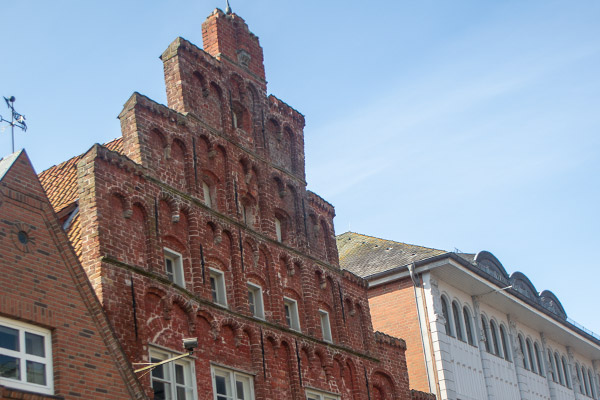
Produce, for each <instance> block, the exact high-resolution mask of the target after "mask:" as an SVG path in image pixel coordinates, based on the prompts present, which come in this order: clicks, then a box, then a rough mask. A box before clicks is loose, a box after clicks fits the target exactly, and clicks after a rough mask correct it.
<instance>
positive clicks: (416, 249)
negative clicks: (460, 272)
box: [336, 232, 448, 277]
mask: <svg viewBox="0 0 600 400" xmlns="http://www.w3.org/2000/svg"><path fill="white" fill-rule="evenodd" d="M336 239H337V247H338V252H339V255H340V267H342V269H346V270H348V271H350V272H352V273H354V274H356V275H358V276H362V277H367V276H370V275H373V274H376V273H380V272H384V271H388V270H390V269H393V268H397V267H401V266H404V265H408V264H410V263H413V262H417V261H421V260H425V259H428V258H431V257H434V256H438V255H441V254H446V253H448V252H447V251H444V250H438V249H431V248H429V247H423V246H416V245H413V244H407V243H400V242H394V241H393V240H385V239H380V238H376V237H373V236H366V235H361V234H359V233H354V232H346V233H342V234H341V235H338V236H337V238H336Z"/></svg>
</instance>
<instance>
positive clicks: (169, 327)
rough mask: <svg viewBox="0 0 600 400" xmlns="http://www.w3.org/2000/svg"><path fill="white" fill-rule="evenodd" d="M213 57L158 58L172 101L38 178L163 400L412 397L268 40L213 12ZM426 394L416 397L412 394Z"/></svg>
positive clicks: (205, 29)
mask: <svg viewBox="0 0 600 400" xmlns="http://www.w3.org/2000/svg"><path fill="white" fill-rule="evenodd" d="M202 35H203V41H204V50H202V49H200V48H198V47H196V46H195V45H194V44H192V43H190V42H188V41H187V40H185V39H182V38H177V39H176V40H175V41H174V42H173V43H171V45H170V46H169V47H168V48H167V50H166V51H165V52H164V53H163V54H162V56H161V59H162V61H163V64H164V72H165V83H166V90H167V99H168V106H164V105H161V104H157V103H155V102H154V101H152V100H150V99H148V98H147V97H145V96H143V95H140V94H138V93H135V94H133V95H132V96H131V98H130V99H129V100H128V101H127V102H126V104H125V106H124V108H123V111H122V112H121V114H120V115H119V118H120V121H121V127H122V137H121V138H118V139H116V140H114V141H112V142H110V143H108V144H106V145H95V146H93V147H92V148H91V149H90V150H89V151H88V152H87V153H85V154H83V155H80V156H77V157H75V158H73V159H71V160H68V161H66V162H64V163H62V164H60V165H57V166H55V167H52V168H50V169H48V170H46V171H44V172H43V173H42V174H40V179H41V181H42V184H43V185H44V187H45V189H46V191H47V193H48V196H49V198H50V201H51V202H52V205H53V206H54V209H55V211H56V212H57V213H58V215H59V216H60V217H61V219H62V221H63V223H64V226H65V229H66V230H67V233H68V235H69V238H70V240H71V242H72V244H73V246H74V248H75V250H76V252H77V255H78V256H79V258H80V260H81V262H82V264H83V267H84V269H85V271H86V272H87V275H88V277H89V279H90V281H91V283H92V286H93V287H94V289H95V290H96V293H97V295H98V297H99V298H100V300H101V302H102V305H103V307H104V309H105V311H106V313H107V315H108V318H109V320H110V322H111V324H112V326H113V327H114V329H115V331H116V333H117V335H118V338H119V341H120V343H121V345H122V346H123V347H124V349H125V352H126V353H127V356H128V358H129V360H130V361H131V362H134V363H136V362H149V361H156V360H162V359H166V358H168V357H170V356H173V355H176V354H178V353H179V352H181V351H182V345H181V340H182V338H185V337H197V338H198V341H199V347H198V350H197V351H196V352H195V356H194V358H187V359H183V360H180V361H177V362H174V363H170V364H166V365H165V366H163V367H160V368H157V369H155V370H154V371H153V372H152V374H149V375H146V376H144V377H142V378H141V382H142V384H143V385H144V386H145V388H146V391H147V393H148V394H149V396H150V397H154V398H155V399H170V398H173V399H175V398H177V399H195V398H199V399H218V400H224V399H233V398H235V399H244V400H247V399H265V400H266V399H313V400H316V399H319V400H334V399H409V398H411V393H410V391H409V383H408V375H407V371H406V363H405V355H404V353H405V343H404V341H403V340H401V339H396V338H393V337H390V336H387V335H384V334H380V333H374V332H373V329H372V324H371V318H370V314H369V305H368V301H367V295H366V283H365V281H364V280H362V279H360V278H357V277H356V276H354V275H352V274H351V273H349V272H347V271H342V270H340V268H339V262H338V253H337V248H336V243H335V237H334V230H333V217H334V209H333V207H332V206H331V205H330V204H329V203H327V202H326V201H325V200H323V199H322V198H320V197H319V196H317V195H316V194H314V193H312V192H310V191H307V190H306V182H305V171H304V139H303V128H304V117H303V116H302V114H300V113H299V112H297V111H296V110H294V109H293V108H291V107H290V106H288V105H287V104H286V103H284V102H283V101H281V100H279V99H277V98H276V97H274V96H270V95H269V96H267V88H266V80H265V72H264V65H263V53H262V49H261V47H260V45H259V41H258V38H257V37H256V36H254V35H253V34H252V33H251V32H250V31H249V30H248V27H247V25H246V23H245V22H244V20H243V19H242V18H240V17H239V16H237V15H236V14H232V13H228V14H225V13H223V12H222V11H220V10H215V11H214V12H213V13H212V14H211V15H210V16H209V17H208V18H207V20H206V21H205V22H204V24H203V25H202ZM415 396H417V395H415Z"/></svg>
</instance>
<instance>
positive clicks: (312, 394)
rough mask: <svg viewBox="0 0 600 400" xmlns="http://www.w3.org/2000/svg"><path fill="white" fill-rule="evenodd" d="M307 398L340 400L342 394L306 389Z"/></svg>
mask: <svg viewBox="0 0 600 400" xmlns="http://www.w3.org/2000/svg"><path fill="white" fill-rule="evenodd" d="M306 400H340V396H338V395H337V394H333V393H327V392H322V391H320V390H314V389H306Z"/></svg>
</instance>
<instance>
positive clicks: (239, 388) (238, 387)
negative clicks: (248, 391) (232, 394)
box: [235, 381, 245, 400]
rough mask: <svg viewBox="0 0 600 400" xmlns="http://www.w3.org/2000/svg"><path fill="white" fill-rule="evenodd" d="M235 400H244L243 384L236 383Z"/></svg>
mask: <svg viewBox="0 0 600 400" xmlns="http://www.w3.org/2000/svg"><path fill="white" fill-rule="evenodd" d="M235 387H236V391H237V400H244V399H245V397H244V382H240V381H236V382H235Z"/></svg>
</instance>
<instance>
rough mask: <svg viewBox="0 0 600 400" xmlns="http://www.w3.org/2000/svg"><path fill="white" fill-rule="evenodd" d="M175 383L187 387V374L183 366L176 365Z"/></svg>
mask: <svg viewBox="0 0 600 400" xmlns="http://www.w3.org/2000/svg"><path fill="white" fill-rule="evenodd" d="M175 382H176V383H179V384H180V385H185V372H184V370H183V365H177V364H175Z"/></svg>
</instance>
